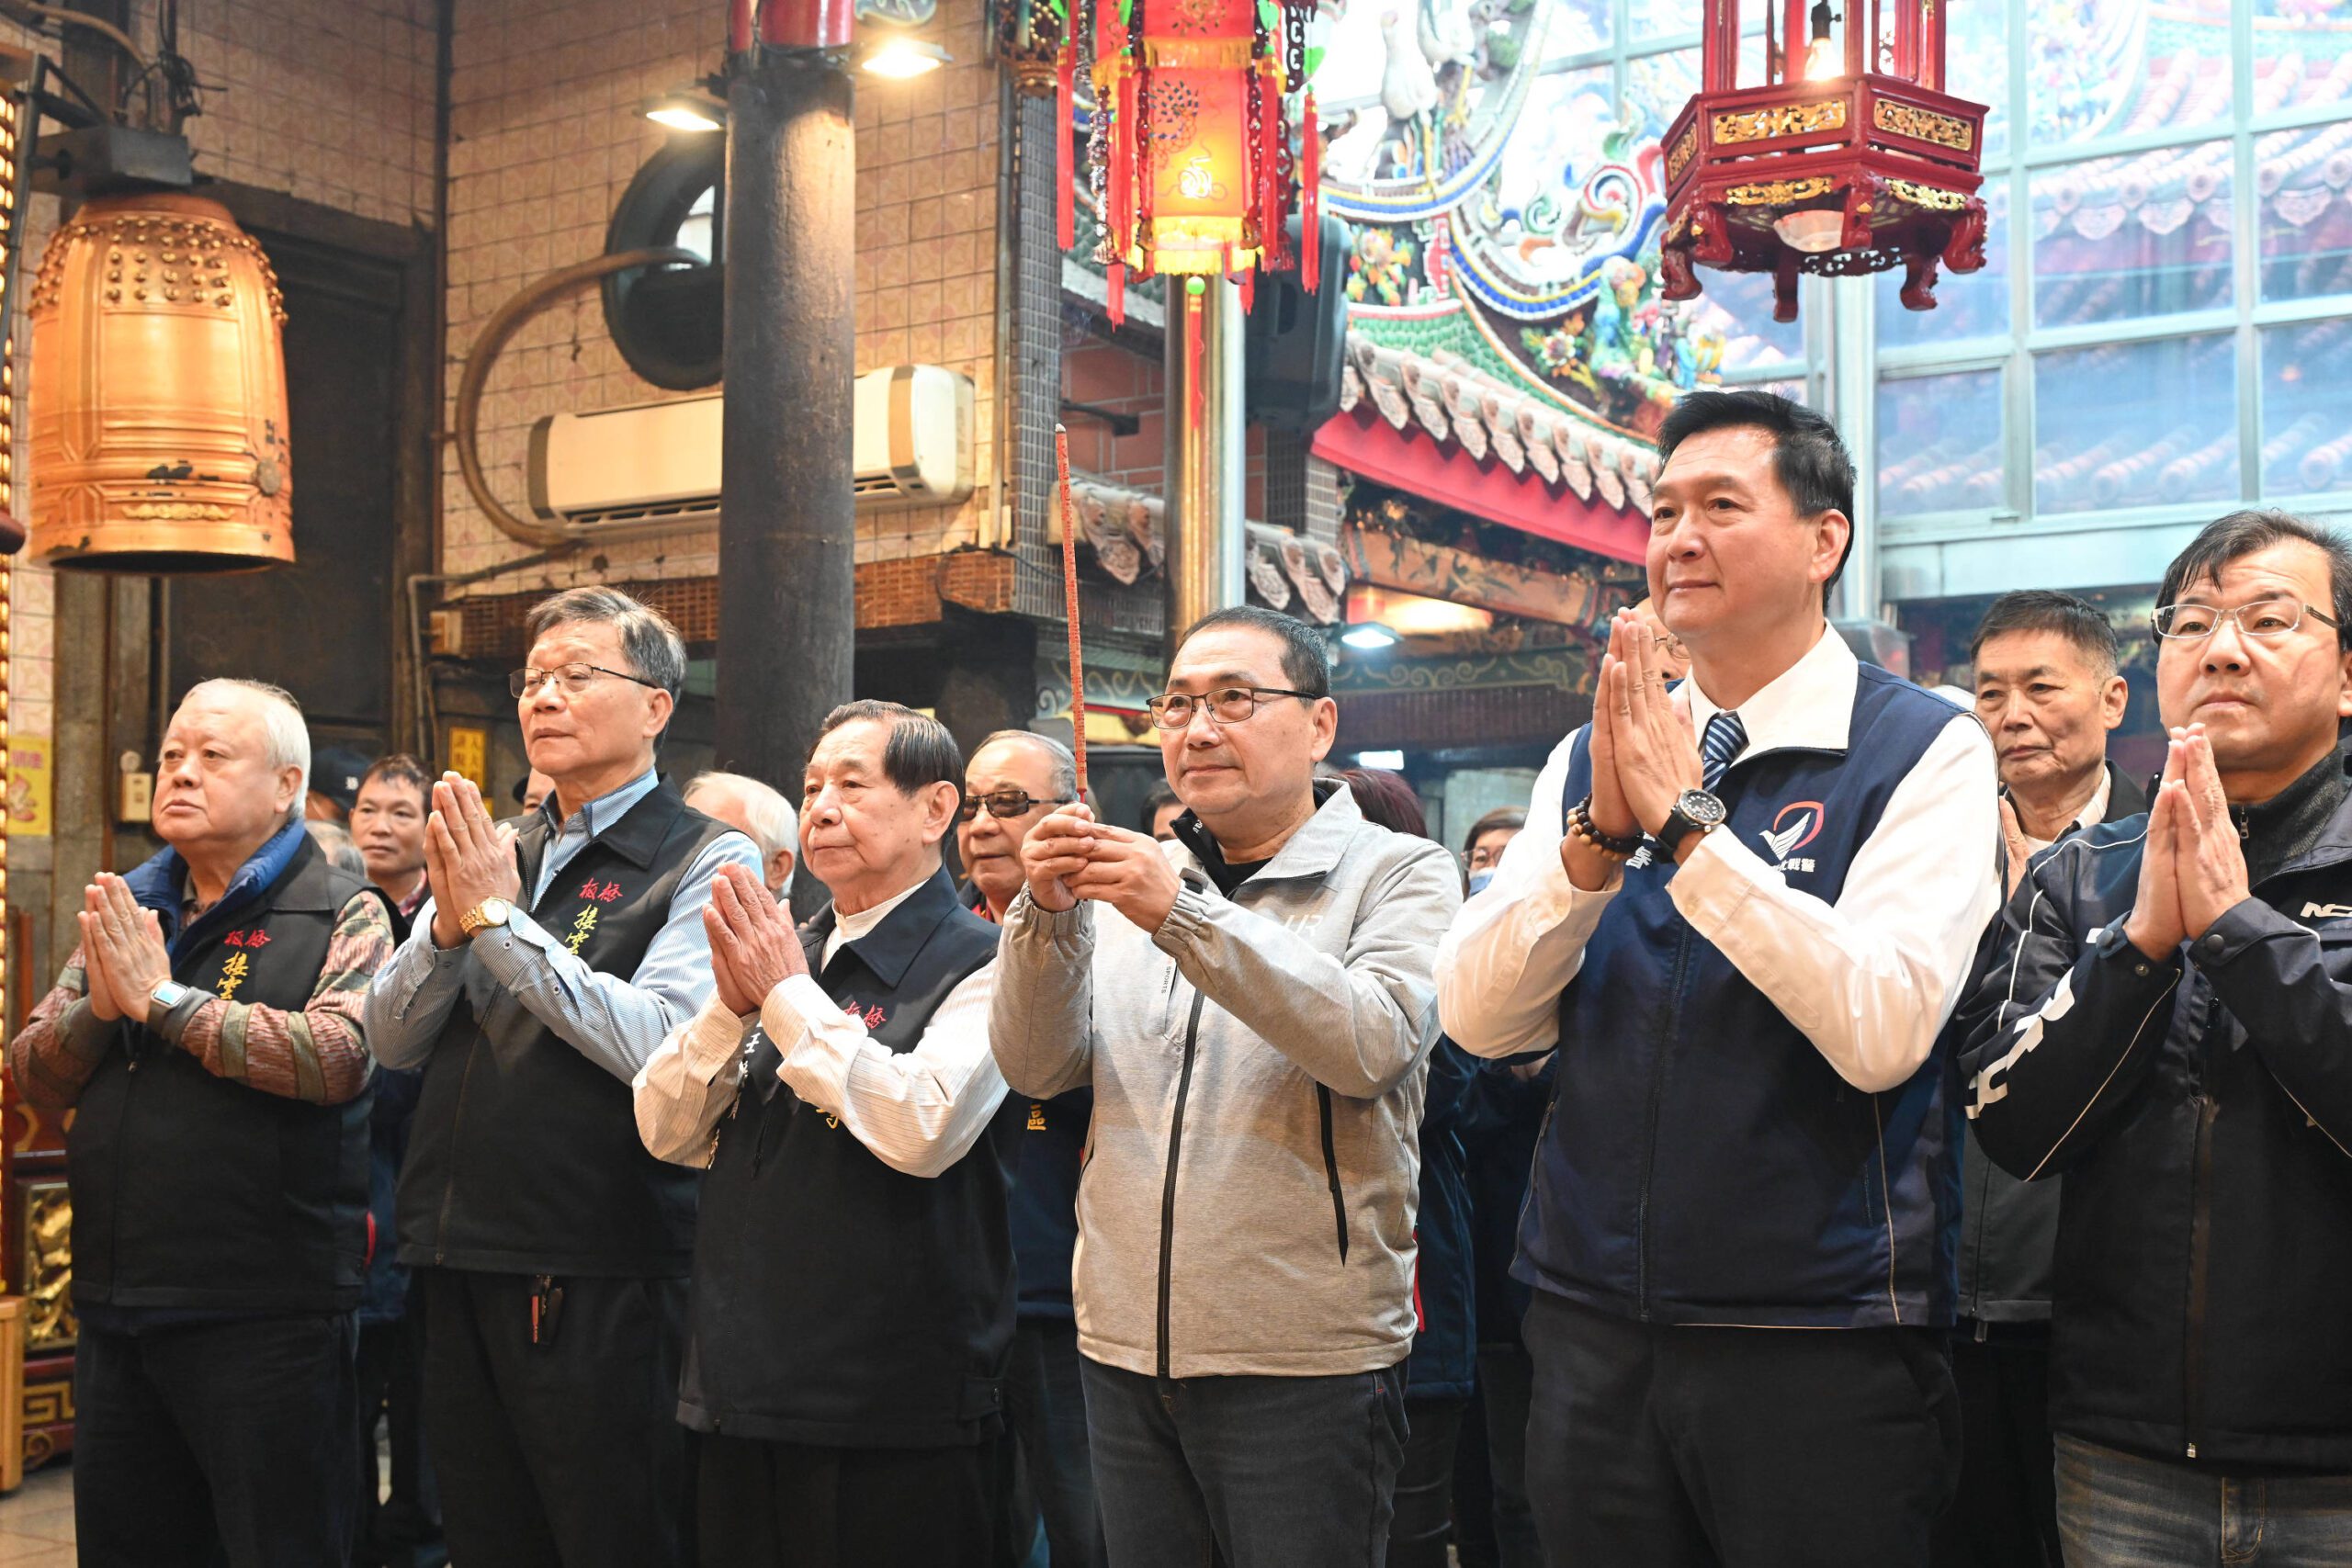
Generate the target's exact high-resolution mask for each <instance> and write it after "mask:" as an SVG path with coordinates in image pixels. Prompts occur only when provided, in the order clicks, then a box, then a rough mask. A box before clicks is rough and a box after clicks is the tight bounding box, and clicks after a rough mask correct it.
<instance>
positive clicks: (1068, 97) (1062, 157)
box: [1054, 7, 1101, 250]
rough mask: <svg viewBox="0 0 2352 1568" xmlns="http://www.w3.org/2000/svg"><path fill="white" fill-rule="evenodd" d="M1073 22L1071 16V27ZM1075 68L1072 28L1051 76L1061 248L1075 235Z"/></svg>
mask: <svg viewBox="0 0 2352 1568" xmlns="http://www.w3.org/2000/svg"><path fill="white" fill-rule="evenodd" d="M1073 9H1075V7H1073ZM1074 24H1075V18H1074V17H1073V19H1072V26H1073V27H1074ZM1077 70H1078V38H1077V35H1076V33H1075V31H1074V30H1072V31H1069V33H1068V35H1067V36H1065V37H1064V38H1063V39H1062V58H1061V65H1060V67H1059V69H1058V70H1057V71H1056V73H1055V77H1054V169H1055V174H1054V184H1055V186H1056V189H1055V192H1054V237H1055V239H1056V240H1057V242H1058V243H1060V245H1061V248H1062V249H1064V250H1068V249H1069V248H1070V246H1071V245H1073V244H1075V243H1077V237H1078V229H1077V218H1078V178H1079V171H1078V170H1077V169H1075V168H1072V167H1070V166H1069V165H1070V151H1069V128H1070V120H1071V119H1072V118H1074V116H1075V114H1076V111H1077V108H1078V91H1077V85H1076V83H1075V82H1074V81H1073V80H1072V77H1073V75H1074V73H1076V72H1077ZM1096 112H1098V113H1100V112H1101V111H1100V110H1099V109H1098V110H1097V111H1096Z"/></svg>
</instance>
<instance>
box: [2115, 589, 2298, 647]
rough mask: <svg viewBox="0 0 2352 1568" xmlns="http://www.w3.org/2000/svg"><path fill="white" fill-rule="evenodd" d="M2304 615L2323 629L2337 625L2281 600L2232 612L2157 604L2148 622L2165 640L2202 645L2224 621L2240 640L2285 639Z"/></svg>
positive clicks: (2205, 606) (2295, 603) (2208, 606)
mask: <svg viewBox="0 0 2352 1568" xmlns="http://www.w3.org/2000/svg"><path fill="white" fill-rule="evenodd" d="M2305 615H2309V616H2310V617H2311V618H2312V620H2315V621H2317V622H2318V623H2319V624H2320V625H2321V626H2335V624H2336V623H2335V619H2334V617H2332V616H2330V615H2326V614H2325V613H2324V612H2323V611H2322V610H2320V609H2319V607H2318V606H2317V605H2313V604H2304V603H2303V602H2302V601H2301V600H2300V599H2290V598H2284V597H2277V598H2269V599H2256V601H2255V602H2254V603H2253V604H2241V605H2239V606H2238V607H2237V608H2236V609H2234V610H2224V609H2221V608H2219V607H2217V606H2215V605H2212V604H2159V605H2157V606H2156V613H2155V614H2154V615H2151V616H2149V617H2148V620H2149V624H2150V625H2151V626H2153V628H2154V631H2155V634H2156V635H2157V636H2158V637H2163V638H2165V640H2166V641H2169V642H2203V641H2204V640H2205V639H2206V638H2207V637H2211V636H2212V635H2213V634H2214V633H2215V632H2217V631H2219V630H2221V629H2222V622H2224V621H2234V622H2236V623H2237V628H2238V635H2239V636H2240V637H2285V636H2286V635H2287V634H2288V633H2289V632H2291V631H2293V630H2294V629H2295V628H2296V627H2297V626H2301V625H2302V624H2303V617H2304V616H2305Z"/></svg>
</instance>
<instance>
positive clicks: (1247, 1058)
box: [989, 608, 1461, 1568]
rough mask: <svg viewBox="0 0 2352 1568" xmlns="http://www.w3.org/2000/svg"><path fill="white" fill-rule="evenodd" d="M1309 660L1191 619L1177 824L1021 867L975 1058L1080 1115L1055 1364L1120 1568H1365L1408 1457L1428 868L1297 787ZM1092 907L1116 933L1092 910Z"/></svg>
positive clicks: (1427, 1038)
mask: <svg viewBox="0 0 2352 1568" xmlns="http://www.w3.org/2000/svg"><path fill="white" fill-rule="evenodd" d="M1329 691H1330V665H1329V659H1328V657H1327V656H1326V654H1325V652H1324V649H1323V644H1322V642H1321V640H1320V638H1319V637H1318V636H1317V634H1316V633H1315V632H1314V631H1312V630H1311V629H1310V628H1308V627H1307V626H1305V625H1303V624H1302V623H1300V622H1298V621H1296V620H1294V619H1292V618H1291V617H1289V616H1286V615H1275V614H1273V613H1272V612H1270V611H1265V610H1260V609H1254V608H1243V609H1233V610H1223V611H1219V612H1217V613H1216V614H1215V615H1209V616H1206V617H1204V619H1203V620H1202V621H1200V622H1199V623H1198V624H1197V625H1195V626H1193V628H1192V629H1191V630H1190V631H1188V632H1187V633H1186V634H1185V636H1184V637H1183V639H1182V642H1181V643H1180V644H1179V645H1178V648H1177V652H1176V657H1175V660H1174V662H1173V665H1172V667H1171V668H1170V671H1169V679H1168V687H1167V691H1166V693H1165V694H1163V695H1161V696H1159V697H1157V698H1154V699H1153V701H1152V716H1153V717H1154V719H1155V720H1156V721H1157V722H1158V724H1159V738H1160V750H1161V752H1162V754H1163V756H1164V758H1165V761H1166V764H1167V769H1168V777H1169V782H1170V784H1172V785H1173V786H1174V787H1175V790H1176V793H1177V794H1178V795H1179V796H1181V797H1182V800H1183V801H1184V804H1185V806H1186V807H1188V809H1187V811H1186V813H1185V815H1184V816H1183V817H1182V818H1180V819H1179V822H1178V825H1177V839H1176V840H1175V841H1174V842H1170V843H1168V844H1164V845H1163V844H1159V843H1155V842H1154V841H1153V840H1150V839H1148V838H1146V837H1144V836H1143V835H1141V834H1139V833H1134V832H1129V831H1127V830H1126V829H1121V828H1114V827H1111V826H1109V825H1107V824H1103V823H1099V822H1096V821H1095V820H1094V819H1093V817H1092V814H1091V812H1089V811H1087V810H1086V809H1085V808H1084V807H1068V808H1065V809H1063V810H1061V811H1058V812H1057V813H1056V814H1055V815H1054V816H1051V817H1048V818H1046V819H1045V820H1044V821H1043V822H1040V823H1039V824H1038V825H1037V827H1036V828H1035V829H1034V830H1033V831H1032V832H1031V834H1030V837H1029V840H1028V841H1027V843H1026V844H1025V845H1024V846H1023V863H1024V866H1025V869H1026V870H1027V872H1028V879H1029V885H1028V887H1027V889H1026V890H1025V891H1024V892H1023V893H1022V894H1021V895H1020V897H1017V898H1015V899H1014V900H1013V902H1012V907H1011V908H1009V909H1008V910H1007V911H1006V913H1005V919H1004V941H1003V945H1002V947H1001V950H1000V956H999V959H998V966H997V967H998V980H997V991H996V997H995V1000H994V1004H993V1008H992V1010H991V1013H990V1018H989V1035H990V1043H991V1045H992V1047H993V1049H994V1051H995V1054H996V1058H997V1063H998V1065H999V1066H1001V1068H1002V1069H1003V1072H1004V1076H1005V1079H1006V1081H1007V1082H1009V1083H1010V1084H1012V1087H1013V1088H1014V1089H1016V1090H1017V1091H1018V1092H1020V1093H1021V1094H1023V1095H1027V1096H1030V1097H1032V1098H1035V1099H1042V1098H1044V1097H1046V1096H1049V1095H1055V1094H1059V1093H1061V1092H1063V1091H1064V1090H1066V1089H1072V1088H1075V1087H1078V1086H1080V1085H1091V1087H1092V1089H1093V1090H1094V1122H1093V1127H1092V1129H1091V1134H1090V1137H1089V1149H1088V1156H1087V1163H1086V1166H1085V1169H1084V1173H1083V1175H1082V1176H1081V1177H1080V1184H1079V1196H1078V1216H1079V1239H1078V1255H1077V1262H1076V1279H1075V1292H1074V1293H1075V1295H1076V1299H1077V1312H1078V1333H1079V1349H1080V1352H1081V1354H1082V1356H1083V1358H1084V1367H1083V1372H1084V1377H1085V1386H1086V1407H1087V1426H1088V1431H1089V1437H1090V1439H1091V1447H1092V1450H1093V1460H1094V1470H1095V1477H1096V1484H1097V1487H1098V1490H1099V1493H1100V1495H1101V1499H1102V1507H1103V1523H1104V1528H1105V1532H1106V1535H1107V1537H1108V1540H1109V1545H1110V1549H1111V1562H1112V1563H1113V1564H1114V1568H1158V1565H1159V1564H1163V1563H1164V1564H1168V1565H1170V1568H1195V1565H1197V1564H1199V1563H1202V1562H1206V1561H1207V1560H1208V1556H1209V1548H1210V1544H1211V1542H1212V1541H1214V1542H1215V1544H1216V1548H1217V1550H1218V1551H1220V1552H1221V1553H1222V1554H1223V1556H1224V1559H1225V1561H1226V1562H1227V1563H1228V1564H1229V1565H1230V1568H1273V1565H1276V1564H1279V1565H1281V1568H1377V1565H1378V1564H1379V1562H1381V1560H1382V1557H1383V1555H1384V1553H1385V1545H1386V1540H1387V1534H1388V1518H1389V1512H1390V1502H1391V1495H1392V1493H1393V1490H1394V1487H1395V1483H1396V1478H1397V1468H1398V1466H1399V1464H1400V1463H1401V1461H1402V1458H1403V1451H1404V1436H1405V1430H1404V1428H1405V1421H1404V1407H1403V1400H1402V1395H1403V1388H1402V1374H1403V1362H1404V1359H1405V1357H1406V1354H1407V1352H1408V1350H1409V1349H1410V1348H1411V1346H1412V1337H1413V1327H1414V1316H1413V1297H1412V1279H1413V1211H1414V1201H1415V1196H1416V1193H1417V1190H1418V1179H1419V1170H1418V1165H1419V1147H1418V1137H1417V1129H1418V1127H1419V1122H1420V1115H1421V1089H1422V1081H1423V1078H1424V1077H1425V1070H1426V1063H1427V1057H1428V1052H1429V1048H1430V1043H1431V1042H1432V1041H1433V1040H1434V1039H1435V1038H1436V1036H1437V1032H1438V1024H1437V993H1436V987H1435V983H1434V980H1433V977H1432V973H1431V969H1432V964H1433V963H1434V960H1435V957H1436V953H1437V944H1438V939H1439V938H1440V937H1441V936H1442V935H1443V934H1444V932H1445V928H1446V925H1447V923H1448V922H1449V921H1450V920H1451V919H1452V918H1453V911H1454V909H1455V908H1456V907H1457V906H1458V905H1459V904H1460V902H1461V891H1460V886H1461V884H1460V880H1459V876H1458V874H1457V873H1456V871H1455V869H1454V866H1453V860H1452V857H1451V856H1449V855H1448V854H1446V852H1444V850H1443V849H1442V848H1441V847H1440V846H1438V845H1436V844H1433V843H1430V842H1429V841H1427V840H1418V839H1408V838H1405V837H1402V836H1400V835H1398V834H1396V833H1392V832H1389V831H1388V830H1387V829H1383V828H1377V827H1374V826H1373V825H1372V824H1371V823H1368V822H1366V821H1365V820H1364V819H1363V814H1362V813H1360V812H1359V811H1358V810H1357V809H1356V806H1355V802H1354V801H1353V800H1352V799H1351V797H1350V796H1349V795H1348V793H1347V791H1346V789H1345V788H1344V787H1342V786H1340V785H1339V784H1336V783H1332V782H1329V781H1325V782H1321V783H1318V782H1317V780H1316V778H1315V764H1316V763H1317V761H1320V760H1321V759H1322V758H1323V757H1324V756H1325V755H1326V754H1327V753H1328V752H1329V750H1331V744H1332V741H1333V739H1334V738H1335V734H1336V731H1337V727H1338V722H1339V715H1338V708H1337V706H1336V705H1334V704H1333V703H1332V701H1331V699H1330V696H1329ZM1099 905H1108V906H1110V909H1111V911H1112V912H1113V915H1114V916H1115V918H1112V917H1111V916H1106V915H1105V914H1104V912H1103V910H1101V909H1099V908H1097V906H1099Z"/></svg>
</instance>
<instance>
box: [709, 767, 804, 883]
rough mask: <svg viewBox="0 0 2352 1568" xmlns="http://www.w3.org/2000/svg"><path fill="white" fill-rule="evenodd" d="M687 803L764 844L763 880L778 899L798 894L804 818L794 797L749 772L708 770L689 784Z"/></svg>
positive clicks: (761, 865) (761, 852) (760, 845)
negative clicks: (795, 873) (795, 872)
mask: <svg viewBox="0 0 2352 1568" xmlns="http://www.w3.org/2000/svg"><path fill="white" fill-rule="evenodd" d="M686 804H687V805H688V806H691V807H694V808H695V810H696V811H699V812H701V813H702V814H703V815H704V816H706V817H710V818H717V819H718V821H721V822H724V823H726V824H727V825H728V826H729V828H732V829H735V830H736V831H737V832H739V833H741V834H742V835H743V836H744V837H745V838H747V839H749V840H752V843H754V844H756V845H758V846H759V851H760V878H761V880H762V881H763V882H765V883H766V884H767V888H768V891H769V892H771V893H773V894H775V901H776V902H777V903H779V904H781V903H783V902H785V901H786V899H788V898H790V897H792V867H793V864H794V856H795V854H796V852H797V851H798V849H799V847H800V818H799V814H798V813H797V812H795V811H794V810H793V809H792V802H790V801H788V800H786V799H785V798H784V796H783V795H782V794H781V793H780V792H778V791H776V790H774V789H771V788H769V787H768V786H767V785H766V784H762V783H761V782H760V781H759V780H757V779H755V778H752V777H750V776H748V775H746V774H743V773H696V774H695V776H694V779H693V780H692V782H690V783H689V784H687V785H686Z"/></svg>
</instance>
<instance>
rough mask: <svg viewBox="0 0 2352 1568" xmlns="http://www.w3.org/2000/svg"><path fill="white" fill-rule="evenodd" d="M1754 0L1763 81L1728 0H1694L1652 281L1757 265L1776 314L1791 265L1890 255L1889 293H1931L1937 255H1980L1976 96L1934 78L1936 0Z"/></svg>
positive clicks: (1939, 17)
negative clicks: (1695, 72) (1684, 98)
mask: <svg viewBox="0 0 2352 1568" xmlns="http://www.w3.org/2000/svg"><path fill="white" fill-rule="evenodd" d="M1763 3H1764V6H1765V17H1764V21H1765V33H1764V58H1765V66H1764V81H1763V82H1762V83H1760V84H1757V85H1747V86H1743V85H1741V84H1740V82H1739V44H1740V17H1739V0H1702V8H1703V11H1704V17H1705V29H1706V30H1705V33H1704V38H1703V42H1704V64H1703V68H1702V72H1703V73H1702V77H1701V84H1700V91H1699V93H1698V96H1695V97H1693V98H1692V99H1691V101H1690V103H1688V104H1686V105H1685V106H1683V109H1682V113H1681V114H1680V115H1679V116H1678V117H1677V118H1676V119H1675V121H1674V124H1673V127H1672V128H1671V129H1670V130H1668V132H1667V136H1666V178H1667V209H1666V233H1665V238H1664V240H1663V242H1662V245H1663V252H1662V254H1661V257H1660V265H1659V270H1660V274H1661V277H1662V281H1663V283H1664V288H1665V294H1666V297H1667V298H1668V299H1693V298H1695V297H1696V296H1697V295H1698V293H1699V279H1698V276H1697V275H1696V273H1694V272H1693V270H1692V264H1694V263H1697V264H1702V265H1707V266H1713V267H1720V268H1722V269H1723V270H1724V271H1726V272H1769V273H1770V274H1772V275H1773V285H1774V286H1773V310H1772V314H1773V317H1774V318H1775V319H1776V320H1779V321H1793V320H1795V319H1796V313H1797V274H1798V273H1800V272H1811V273H1817V274H1821V275H1823V276H1831V277H1843V276H1852V275H1854V274H1858V273H1869V272H1881V271H1884V270H1885V269H1887V268H1889V267H1892V266H1894V265H1898V264H1900V265H1902V266H1903V267H1904V269H1905V277H1904V283H1903V302H1904V304H1905V305H1907V306H1909V307H1910V308H1911V309H1912V310H1933V309H1935V304H1936V297H1935V281H1936V267H1937V265H1938V264H1939V263H1940V264H1941V265H1944V266H1948V267H1950V268H1951V270H1952V271H1954V272H1974V271H1975V270H1976V269H1977V268H1978V267H1981V266H1983V265H1985V203H1984V200H1983V199H1982V198H1981V197H1979V196H1978V195H1977V194H1976V191H1977V186H1979V185H1981V184H1982V183H1983V176H1982V175H1980V174H1979V172H1978V170H1979V167H1980V165H1981V161H1982V158H1983V153H1984V141H1985V107H1984V106H1983V105H1982V104H1972V103H1969V102H1967V101H1966V100H1965V99H1962V98H1956V97H1953V96H1950V95H1949V94H1947V93H1946V92H1945V91H1944V90H1943V89H1944V80H1945V78H1944V3H1943V0H1843V4H1844V6H1845V12H1844V15H1843V16H1842V17H1840V16H1839V15H1838V14H1837V13H1836V12H1834V11H1833V10H1832V9H1831V6H1830V4H1829V0H1814V3H1813V4H1812V5H1811V6H1810V7H1808V6H1807V4H1806V0H1763ZM1974 3H1975V4H1979V5H1982V4H1988V3H1990V0H1974ZM1776 13H1777V15H1776ZM1833 27H1834V28H1835V33H1833ZM1840 35H1842V36H1840Z"/></svg>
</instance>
